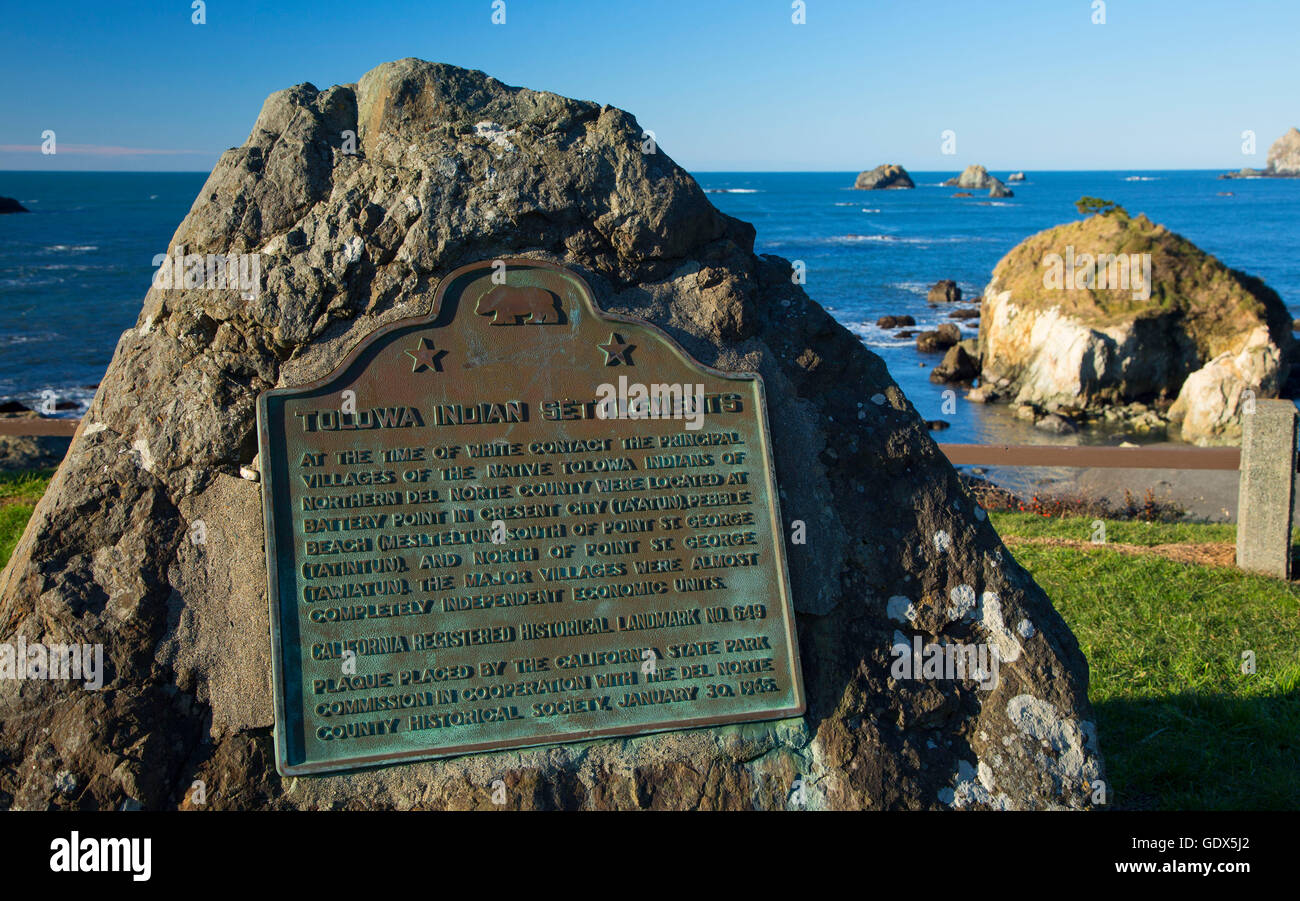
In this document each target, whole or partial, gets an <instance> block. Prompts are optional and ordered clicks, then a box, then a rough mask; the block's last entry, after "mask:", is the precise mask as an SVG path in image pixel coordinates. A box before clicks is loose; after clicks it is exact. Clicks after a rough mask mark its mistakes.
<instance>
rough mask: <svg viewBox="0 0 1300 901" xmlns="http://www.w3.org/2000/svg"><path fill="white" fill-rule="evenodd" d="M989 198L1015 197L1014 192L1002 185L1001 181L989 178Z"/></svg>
mask: <svg viewBox="0 0 1300 901" xmlns="http://www.w3.org/2000/svg"><path fill="white" fill-rule="evenodd" d="M989 196H990V197H1015V196H1016V192H1015V191H1013V190H1011V189H1010V188H1008V187H1007V186H1006V185H1004V184H1003V183H1002V180H1001V179H997V178H993V177H992V176H989Z"/></svg>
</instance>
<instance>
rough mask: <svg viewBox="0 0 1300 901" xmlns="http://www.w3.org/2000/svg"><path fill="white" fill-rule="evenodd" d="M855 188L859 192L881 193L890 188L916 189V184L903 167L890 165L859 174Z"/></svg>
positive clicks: (854, 184) (854, 183)
mask: <svg viewBox="0 0 1300 901" xmlns="http://www.w3.org/2000/svg"><path fill="white" fill-rule="evenodd" d="M853 187H854V188H856V189H858V190H859V191H881V190H885V189H889V188H915V187H916V184H915V183H914V182H913V181H912V177H911V176H910V175H908V174H907V170H906V169H904V168H903V167H902V166H899V165H896V164H888V165H884V166H877V167H876V168H874V169H870V170H868V171H866V172H859V173H858V177H857V179H856V180H855V181H854V182H853Z"/></svg>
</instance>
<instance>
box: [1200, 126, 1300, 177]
mask: <svg viewBox="0 0 1300 901" xmlns="http://www.w3.org/2000/svg"><path fill="white" fill-rule="evenodd" d="M1266 159H1267V162H1266V164H1265V167H1264V168H1263V169H1255V168H1252V167H1246V168H1244V169H1239V170H1238V171H1236V172H1225V173H1223V174H1222V175H1220V176H1219V178H1300V129H1298V128H1294V127H1293V128H1291V129H1289V130H1288V131H1287V132H1286V134H1284V135H1282V137H1280V138H1278V139H1277V140H1276V141H1274V142H1273V146H1271V147H1269V148H1268V157H1267V158H1266Z"/></svg>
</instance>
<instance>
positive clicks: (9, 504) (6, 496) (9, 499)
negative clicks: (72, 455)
mask: <svg viewBox="0 0 1300 901" xmlns="http://www.w3.org/2000/svg"><path fill="white" fill-rule="evenodd" d="M53 474H54V473H53V472H52V471H42V472H19V473H11V472H3V473H0V568H3V567H4V565H5V564H6V563H8V562H9V557H10V555H12V554H13V552H14V547H16V546H17V544H18V539H19V538H21V537H22V535H23V529H24V528H26V526H27V520H29V519H31V516H32V511H33V510H35V509H36V502H37V501H38V500H40V499H41V495H42V494H44V493H45V487H46V486H47V485H49V484H50V477H51V476H52V475H53Z"/></svg>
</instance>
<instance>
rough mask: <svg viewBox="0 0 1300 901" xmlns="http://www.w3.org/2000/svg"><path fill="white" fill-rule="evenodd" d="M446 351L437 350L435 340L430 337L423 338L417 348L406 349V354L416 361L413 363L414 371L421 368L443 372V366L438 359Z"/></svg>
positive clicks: (412, 369)
mask: <svg viewBox="0 0 1300 901" xmlns="http://www.w3.org/2000/svg"><path fill="white" fill-rule="evenodd" d="M446 353H447V352H446V351H445V350H435V349H434V347H433V342H432V341H430V340H429V339H428V338H421V339H420V343H419V344H418V345H417V346H416V348H415V350H408V351H406V355H407V356H408V357H410V358H411V359H412V360H414V361H415V362H414V363H413V364H412V365H411V371H412V372H419V371H420V370H421V369H431V370H433V371H434V372H442V366H441V365H439V363H438V360H439V359H441V357H442V356H443V355H444V354H446Z"/></svg>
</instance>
